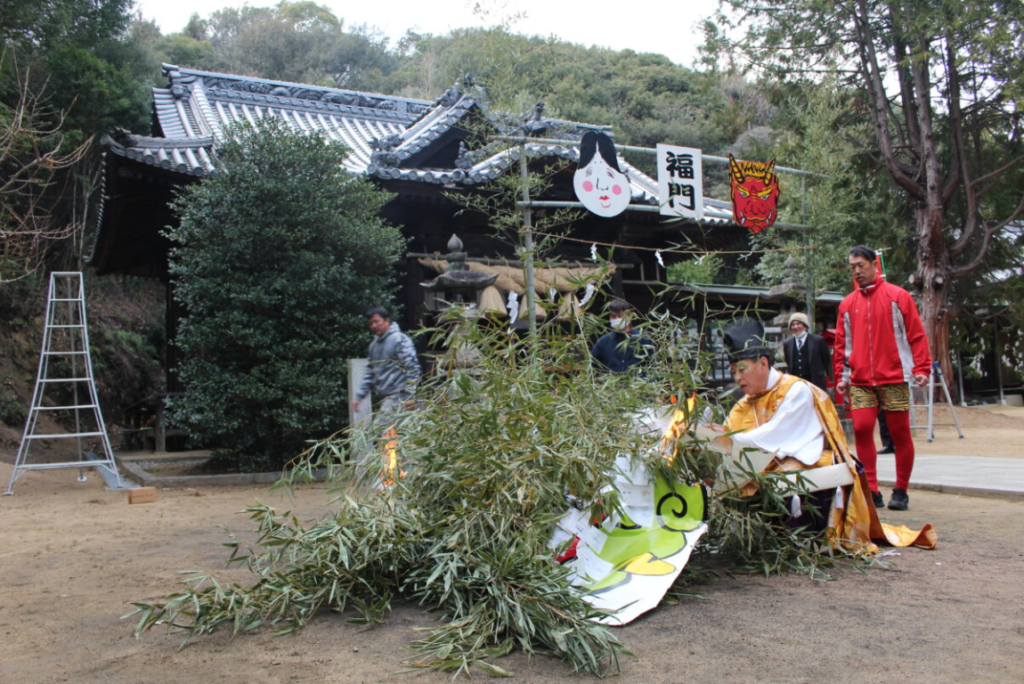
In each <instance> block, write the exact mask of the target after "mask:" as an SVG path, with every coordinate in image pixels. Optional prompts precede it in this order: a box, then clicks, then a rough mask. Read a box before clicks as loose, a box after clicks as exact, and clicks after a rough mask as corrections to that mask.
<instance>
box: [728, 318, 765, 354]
mask: <svg viewBox="0 0 1024 684" xmlns="http://www.w3.org/2000/svg"><path fill="white" fill-rule="evenodd" d="M722 332H723V333H724V340H723V341H724V342H725V349H726V351H727V352H728V353H729V361H730V362H732V361H739V360H740V359H757V358H760V357H762V356H767V357H768V358H769V359H771V357H772V354H773V353H774V352H773V351H772V349H771V347H769V346H768V344H767V343H766V342H765V339H764V325H763V324H762V323H761V321H758V320H755V319H753V318H740V319H738V320H735V321H733V322H732V323H730V324H729V325H727V326H725V328H724V329H723V330H722Z"/></svg>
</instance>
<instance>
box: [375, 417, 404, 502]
mask: <svg viewBox="0 0 1024 684" xmlns="http://www.w3.org/2000/svg"><path fill="white" fill-rule="evenodd" d="M384 437H385V438H386V439H387V440H388V442H387V444H385V445H384V467H383V469H381V471H380V481H381V484H383V485H384V486H385V487H390V486H391V485H393V484H394V483H395V480H394V477H395V472H396V471H397V472H398V477H405V471H404V470H402V471H399V470H398V432H397V431H396V430H395V428H390V429H388V431H387V432H385V433H384Z"/></svg>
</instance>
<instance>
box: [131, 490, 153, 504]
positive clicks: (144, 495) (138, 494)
mask: <svg viewBox="0 0 1024 684" xmlns="http://www.w3.org/2000/svg"><path fill="white" fill-rule="evenodd" d="M154 501H156V487H137V488H135V489H129V490H128V503H130V504H140V503H153V502H154Z"/></svg>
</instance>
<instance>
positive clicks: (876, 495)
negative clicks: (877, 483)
mask: <svg viewBox="0 0 1024 684" xmlns="http://www.w3.org/2000/svg"><path fill="white" fill-rule="evenodd" d="M871 500H872V501H873V502H875V508H885V499H883V498H882V494H881V492H871Z"/></svg>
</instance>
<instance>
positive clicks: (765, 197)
mask: <svg viewBox="0 0 1024 684" xmlns="http://www.w3.org/2000/svg"><path fill="white" fill-rule="evenodd" d="M729 185H730V186H731V188H732V216H733V219H734V220H735V221H736V223H738V224H739V225H741V226H745V227H747V228H750V230H752V231H754V232H755V233H760V232H761V231H762V230H764V229H765V228H767V227H768V226H770V225H772V224H773V223H775V219H776V218H778V216H779V177H778V176H777V175H776V174H775V160H774V159H772V160H771V161H770V162H768V163H767V164H764V163H762V162H752V161H736V160H735V159H733V157H732V155H731V154H730V155H729Z"/></svg>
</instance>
